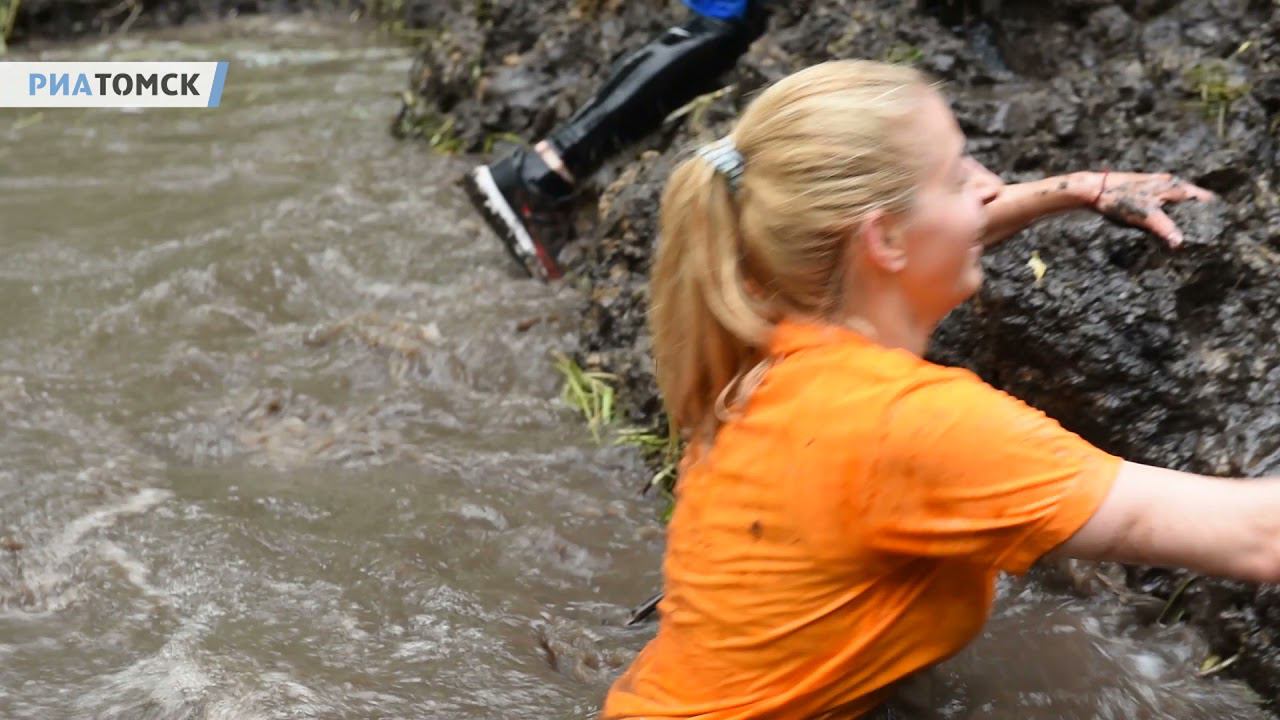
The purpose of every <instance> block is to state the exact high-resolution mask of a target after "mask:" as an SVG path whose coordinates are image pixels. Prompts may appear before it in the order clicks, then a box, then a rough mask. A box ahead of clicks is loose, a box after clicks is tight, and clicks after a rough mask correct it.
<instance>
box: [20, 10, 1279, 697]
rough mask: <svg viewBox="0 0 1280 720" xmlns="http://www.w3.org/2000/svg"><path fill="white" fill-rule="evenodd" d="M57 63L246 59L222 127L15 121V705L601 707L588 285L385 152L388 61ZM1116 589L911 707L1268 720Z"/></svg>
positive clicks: (1021, 619) (630, 644) (1051, 611)
mask: <svg viewBox="0 0 1280 720" xmlns="http://www.w3.org/2000/svg"><path fill="white" fill-rule="evenodd" d="M39 56H41V57H44V58H46V59H78V58H84V59H89V58H93V59H99V58H108V59H159V58H171V59H172V58H182V59H229V60H231V61H232V66H231V72H230V74H229V76H228V80H227V85H226V90H225V94H224V97H223V104H222V108H220V109H218V110H216V111H150V112H143V113H132V112H121V111H102V110H99V111H83V112H81V111H75V112H71V111H48V110H46V111H44V112H43V113H41V112H37V111H27V110H23V111H15V110H8V111H0V252H2V253H3V261H2V262H0V306H3V307H4V308H5V310H4V312H0V427H2V428H3V429H2V431H0V718H122V719H123V718H154V719H156V720H162V719H163V720H169V719H174V718H227V719H232V718H234V719H241V718H245V719H257V718H308V717H314V718H373V717H379V718H510V717H548V718H552V717H554V718H559V717H589V716H591V715H592V714H593V713H594V710H595V708H596V707H597V706H598V703H599V701H600V698H601V696H602V695H603V692H604V690H605V689H606V688H607V686H608V683H609V680H610V678H611V677H612V676H613V675H614V674H615V673H616V672H617V670H618V668H620V667H621V666H622V665H624V664H625V663H626V662H627V661H628V660H629V659H630V658H631V657H632V656H633V654H634V652H635V651H636V650H637V649H638V648H639V647H640V646H642V645H643V643H644V642H645V640H646V639H647V638H648V637H649V636H650V635H651V634H652V626H648V627H640V628H637V629H624V628H622V627H621V621H622V620H623V619H624V618H625V616H626V611H627V609H628V606H629V605H630V604H632V603H634V602H636V601H638V600H639V599H641V598H643V597H645V596H646V595H647V594H648V593H649V591H650V590H652V589H653V588H655V587H656V586H657V585H658V583H659V576H658V569H657V560H658V556H659V553H660V541H661V533H660V529H659V527H658V525H657V523H656V521H655V519H654V518H655V513H656V510H657V508H655V507H654V506H653V505H651V504H649V503H647V502H644V501H639V502H638V501H636V499H635V497H634V490H635V483H636V478H638V477H641V476H642V472H641V468H640V467H639V466H638V461H637V458H635V457H634V456H633V455H632V454H630V453H629V452H627V451H624V450H622V449H618V448H607V447H606V448H601V447H597V446H596V445H595V444H594V443H592V442H591V440H590V438H589V436H588V435H587V434H586V433H584V432H583V430H582V428H581V425H580V423H579V422H577V421H576V420H575V418H574V416H573V414H572V413H571V412H570V411H568V410H567V409H566V408H565V407H564V406H563V405H562V404H561V403H560V402H559V401H558V400H557V395H558V390H559V380H558V377H557V375H556V373H555V371H554V370H553V369H552V364H551V362H550V360H549V357H550V354H551V353H552V352H554V351H559V350H572V349H573V347H574V342H575V340H574V332H575V329H576V328H577V322H576V320H575V319H574V317H573V315H574V314H575V313H576V312H577V311H578V308H579V307H580V304H579V298H578V297H577V295H576V291H575V289H574V288H572V287H570V286H569V285H563V286H561V287H558V288H553V289H548V288H545V287H542V286H540V285H537V284H534V283H531V282H529V281H524V280H517V279H516V278H515V276H514V274H513V272H512V271H511V269H510V266H509V264H508V261H507V260H506V258H505V256H504V254H503V253H502V252H501V250H500V249H499V248H498V246H497V244H496V243H495V242H494V241H493V240H492V239H491V238H489V237H488V236H486V235H485V233H484V232H482V230H481V228H479V227H478V226H477V225H476V223H475V222H474V220H473V219H472V217H471V215H470V214H469V212H467V210H466V209H465V208H463V207H462V206H461V204H460V198H459V194H458V193H457V192H456V191H455V189H454V187H453V185H452V182H451V180H452V178H454V177H455V176H456V175H457V173H458V172H460V171H461V170H462V169H463V168H464V167H465V164H464V163H463V162H462V161H459V160H450V159H444V158H438V157H432V156H429V155H428V154H426V153H425V152H424V151H423V150H422V149H421V148H418V147H409V146H404V145H400V144H397V143H395V142H394V141H392V140H391V139H389V137H388V136H387V133H386V131H385V127H386V122H387V120H388V118H389V117H390V116H391V115H392V114H393V112H394V110H395V107H396V101H395V100H394V98H393V97H392V94H393V91H394V89H395V88H399V87H401V86H402V85H403V75H404V73H405V72H406V70H407V68H408V65H409V60H408V54H407V53H406V52H405V51H403V50H401V49H397V48H388V47H386V46H385V45H382V44H379V42H378V40H377V39H376V38H374V37H372V36H370V35H368V34H367V33H364V32H362V31H359V30H357V29H354V28H352V27H349V26H345V25H342V24H328V23H320V22H313V21H302V20H280V19H275V20H255V21H238V22H235V23H231V24H225V25H212V26H206V27H202V28H195V29H187V30H183V31H180V32H169V33H165V34H151V35H135V36H130V37H126V38H121V39H113V40H110V41H106V42H102V43H98V44H94V45H83V46H78V47H70V48H56V49H53V50H48V51H44V52H43V53H40V54H39ZM19 57H20V58H21V59H27V58H33V57H37V53H36V52H34V51H32V52H28V53H27V54H26V55H25V56H23V55H19ZM1136 604H1137V603H1132V602H1122V601H1116V600H1115V599H1114V598H1113V597H1111V596H1110V595H1100V596H1098V597H1097V598H1094V599H1088V598H1077V597H1074V596H1073V595H1070V594H1066V593H1062V592H1056V591H1050V590H1047V589H1045V588H1044V587H1043V586H1040V585H1034V584H1030V585H1028V584H1022V583H1009V584H1007V585H1006V587H1005V588H1004V591H1003V592H1002V600H1001V608H1000V610H999V612H998V613H997V615H996V617H995V618H994V619H993V621H992V623H991V625H990V627H989V628H988V632H987V633H986V635H985V636H984V638H983V639H982V640H981V641H979V642H978V643H977V644H976V645H975V646H974V647H973V648H971V649H970V650H968V651H966V653H965V654H964V655H962V656H961V657H960V658H957V659H956V660H954V661H952V662H951V663H948V664H947V665H945V666H944V667H943V668H941V669H939V670H938V671H936V672H934V673H932V674H930V675H929V676H928V677H926V678H924V679H922V681H921V682H920V683H917V684H915V685H914V686H913V687H912V689H911V691H910V692H907V693H904V694H905V695H907V696H909V697H910V698H911V699H912V700H914V701H917V702H920V703H923V706H924V707H923V708H922V709H917V710H914V711H912V712H911V713H909V714H911V715H912V716H917V717H946V718H961V717H1002V718H1026V717H1036V718H1092V717H1106V718H1112V717H1114V718H1136V717H1214V718H1221V717H1240V718H1253V717H1261V715H1260V714H1259V713H1258V711H1257V710H1256V709H1255V706H1254V704H1253V702H1252V700H1251V699H1249V698H1248V696H1247V694H1246V693H1244V691H1242V690H1241V689H1240V688H1239V687H1237V686H1235V685H1233V684H1230V683H1226V682H1223V681H1221V680H1219V679H1217V678H1204V679H1202V678H1198V677H1196V673H1195V671H1196V670H1197V669H1198V668H1199V666H1200V663H1201V662H1202V660H1203V659H1204V658H1205V656H1206V655H1207V654H1208V650H1207V649H1206V648H1204V647H1203V646H1202V644H1201V643H1200V642H1199V640H1198V639H1197V638H1195V637H1194V636H1192V635H1190V634H1188V633H1187V632H1186V631H1185V630H1184V629H1181V628H1178V627H1173V628H1159V627H1157V628H1150V627H1145V626H1143V625H1141V624H1140V623H1136V622H1135V621H1134V617H1135V614H1136V611H1135V610H1134V607H1135V605H1136Z"/></svg>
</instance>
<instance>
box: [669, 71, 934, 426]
mask: <svg viewBox="0 0 1280 720" xmlns="http://www.w3.org/2000/svg"><path fill="white" fill-rule="evenodd" d="M928 92H931V90H930V83H929V81H928V80H927V79H926V78H925V77H924V76H923V75H922V74H921V73H919V72H917V71H915V70H913V69H911V68H908V67H904V66H898V65H887V64H884V63H877V62H869V61H860V60H842V61H835V62H827V63H822V64H821V65H815V66H813V67H810V68H807V69H805V70H802V71H800V72H798V73H795V74H794V75H790V76H788V77H786V78H784V79H782V80H780V81H778V82H777V83H776V84H774V85H773V86H772V87H770V88H768V89H767V90H765V91H764V92H763V93H762V94H761V95H760V96H759V97H758V98H756V99H755V100H754V101H753V102H752V103H751V104H750V105H749V106H748V107H747V109H746V110H745V111H744V112H743V114H742V117H741V119H740V120H739V121H738V123H737V125H736V127H735V128H734V129H733V131H732V132H731V133H730V135H729V138H730V139H731V140H732V142H733V143H734V145H735V146H736V147H737V149H738V151H739V152H740V153H741V156H742V158H743V167H744V172H743V173H742V175H741V177H740V178H739V179H738V182H737V183H736V187H735V188H734V189H731V188H730V186H729V184H728V181H727V179H726V177H725V176H724V175H723V174H722V173H718V172H716V170H715V168H714V167H713V166H712V165H711V164H710V162H708V161H707V160H706V159H704V158H703V157H700V156H694V157H691V158H689V159H687V160H685V161H684V162H683V163H681V165H680V166H679V167H677V168H676V170H675V171H674V172H673V173H672V175H671V179H670V180H669V181H668V183H667V187H666V190H665V191H664V192H663V196H662V211H661V239H660V242H659V247H658V252H657V258H656V260H655V263H654V268H653V275H652V278H651V281H650V308H649V323H650V328H651V330H652V334H653V349H654V357H655V362H656V369H657V376H658V386H659V389H660V390H661V392H662V396H663V402H664V404H665V405H666V409H667V412H668V413H669V416H670V419H671V421H672V422H673V423H674V424H675V425H676V427H677V428H679V429H680V430H681V431H682V432H683V433H684V434H685V435H686V437H688V436H690V435H693V436H694V438H695V439H702V440H709V439H710V437H711V436H713V435H714V433H715V431H716V429H717V428H718V427H719V424H720V422H721V421H722V420H723V419H724V408H725V405H726V401H725V398H726V396H729V395H733V396H735V397H740V396H743V395H744V394H745V392H749V389H750V386H751V385H752V383H753V382H754V381H755V380H758V379H759V376H760V375H761V373H762V370H761V367H762V365H761V362H762V360H763V359H764V358H763V355H764V348H765V347H766V346H767V344H768V342H769V338H770V335H771V334H772V332H773V329H774V327H775V326H776V325H777V323H778V321H779V320H781V319H782V318H783V317H784V316H800V317H806V318H811V319H821V320H831V321H839V320H840V318H839V313H840V312H841V309H842V305H843V298H842V289H843V287H844V278H843V268H844V267H846V265H847V261H846V260H845V247H846V245H847V244H848V242H849V237H850V230H851V229H852V228H854V227H856V225H857V223H858V221H859V220H860V219H861V218H862V217H864V216H865V215H866V214H867V213H868V212H870V211H872V210H876V209H885V210H887V211H890V212H901V211H905V210H907V209H909V207H910V205H911V203H912V200H913V197H914V194H915V189H916V187H917V186H918V185H919V184H920V182H921V180H922V173H923V172H924V167H923V166H922V164H921V163H920V162H919V160H918V158H919V157H920V153H919V152H916V151H914V150H915V149H914V148H913V147H912V143H911V138H910V137H909V136H908V134H907V133H904V132H902V131H901V129H902V128H903V126H904V125H907V124H908V123H909V121H910V118H911V116H912V115H913V114H914V112H916V111H917V110H918V109H919V107H920V104H921V102H922V100H923V99H924V97H925V96H926V94H927V93H928ZM753 370H755V371H754V372H752V371H753ZM744 376H750V377H747V378H746V381H745V382H743V380H744ZM717 408H719V411H718V410H717Z"/></svg>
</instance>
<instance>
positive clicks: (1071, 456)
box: [860, 370, 1122, 573]
mask: <svg viewBox="0 0 1280 720" xmlns="http://www.w3.org/2000/svg"><path fill="white" fill-rule="evenodd" d="M876 452H877V456H876V461H875V464H874V465H873V468H874V469H873V472H872V478H873V483H874V487H867V488H865V489H864V490H865V493H864V498H863V500H864V503H865V505H864V507H865V510H866V515H865V517H864V518H862V520H861V521H860V524H861V526H862V534H863V538H864V540H865V541H866V543H867V544H868V545H869V546H870V547H872V548H874V549H876V550H879V551H882V552H887V553H893V554H903V555H914V556H930V557H938V556H949V557H965V558H970V559H972V560H974V561H975V562H978V563H982V564H987V565H989V566H992V567H996V568H999V569H1001V570H1005V571H1007V572H1014V573H1022V572H1025V571H1026V569H1027V568H1029V567H1030V566H1031V564H1032V563H1034V562H1035V561H1036V560H1037V559H1038V558H1040V557H1041V556H1042V555H1044V554H1045V553H1046V552H1048V551H1050V550H1052V549H1053V548H1055V547H1057V546H1058V545H1059V544H1061V543H1062V542H1064V541H1065V540H1067V539H1068V538H1070V537H1071V536H1072V535H1073V534H1074V533H1075V532H1076V531H1077V530H1079V529H1080V528H1081V527H1082V526H1083V525H1084V523H1085V522H1086V521H1087V520H1088V519H1089V518H1090V517H1091V516H1092V515H1093V513H1094V512H1095V511H1096V510H1097V509H1098V507H1099V506H1100V505H1101V504H1102V501H1103V499H1104V498H1105V497H1106V494H1107V493H1108V492H1109V491H1110V489H1111V486H1112V484H1113V483H1114V481H1115V477H1116V474H1117V473H1118V471H1119V469H1120V464H1121V462H1122V461H1121V459H1120V458H1118V457H1116V456H1114V455H1110V454H1108V453H1106V452H1103V451H1102V450H1099V449H1098V448H1096V447H1094V446H1093V445H1091V444H1089V443H1088V442H1086V441H1085V440H1084V439H1083V438H1081V437H1080V436H1078V435H1076V434H1075V433H1072V432H1070V431H1068V430H1066V429H1065V428H1063V427H1062V426H1061V425H1059V424H1058V423H1057V422H1056V421H1055V420H1053V419H1051V418H1049V417H1048V416H1046V415H1045V414H1044V413H1042V412H1040V411H1039V410H1036V409H1035V408H1032V407H1031V406H1029V405H1027V404H1026V403H1023V402H1022V401H1020V400H1018V399H1017V398H1014V397H1012V396H1011V395H1008V394H1006V393H1004V392H1001V391H1000V390H997V389H995V388H993V387H991V386H990V385H987V384H986V383H984V382H983V381H982V380H981V379H980V378H978V377H977V376H976V375H973V374H972V373H970V372H968V371H961V370H949V371H947V372H945V373H940V374H939V377H937V378H936V379H933V380H929V381H925V382H921V383H918V384H915V385H913V386H912V387H911V388H910V389H908V390H906V391H905V392H904V393H903V394H902V395H901V396H899V397H898V398H896V400H895V401H894V402H893V403H892V404H891V405H890V406H889V408H888V411H887V416H886V418H885V423H884V427H883V438H882V442H881V443H880V444H879V446H878V447H877V450H876Z"/></svg>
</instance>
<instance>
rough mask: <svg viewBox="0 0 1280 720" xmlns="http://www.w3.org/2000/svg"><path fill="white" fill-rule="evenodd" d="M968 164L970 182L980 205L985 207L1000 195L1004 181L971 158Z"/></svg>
mask: <svg viewBox="0 0 1280 720" xmlns="http://www.w3.org/2000/svg"><path fill="white" fill-rule="evenodd" d="M969 163H970V168H969V173H970V174H969V177H970V182H971V183H972V184H973V187H974V189H975V190H977V191H978V195H979V196H980V197H981V198H982V204H983V205H986V204H988V203H990V202H991V201H992V200H995V199H996V197H998V196H999V195H1000V190H1001V189H1002V188H1004V180H1001V179H1000V176H999V175H996V174H995V173H993V172H991V171H990V170H988V169H987V167H986V166H985V165H983V164H982V163H980V162H978V161H977V160H974V159H973V158H969Z"/></svg>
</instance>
